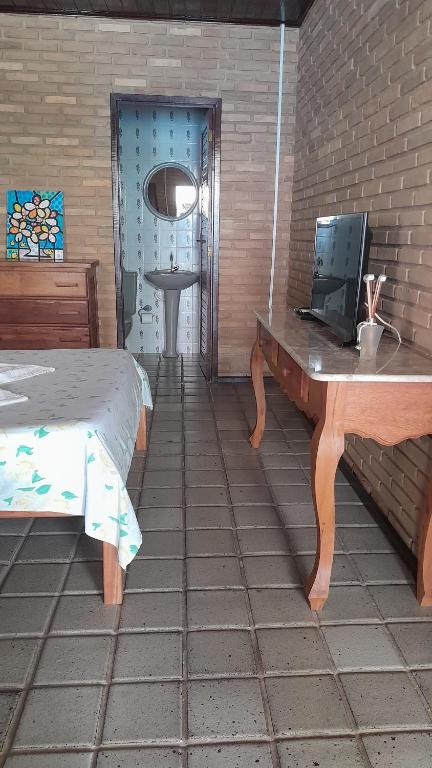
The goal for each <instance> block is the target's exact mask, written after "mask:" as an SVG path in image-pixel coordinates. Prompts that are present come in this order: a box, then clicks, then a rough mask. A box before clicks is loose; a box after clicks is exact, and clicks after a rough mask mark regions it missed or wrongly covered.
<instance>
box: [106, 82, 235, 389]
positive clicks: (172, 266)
mask: <svg viewBox="0 0 432 768" xmlns="http://www.w3.org/2000/svg"><path fill="white" fill-rule="evenodd" d="M111 125H112V166H113V204H114V245H115V278H116V303H117V343H118V346H119V347H123V348H127V349H129V350H130V351H131V352H132V353H140V352H156V353H162V354H165V355H167V354H168V351H169V350H168V351H167V338H166V336H167V334H166V333H165V296H166V294H164V293H163V291H162V290H160V289H159V288H158V287H156V286H155V285H154V284H153V282H151V281H153V277H152V275H151V274H149V273H152V272H160V271H162V272H166V271H171V270H172V271H174V272H175V271H176V270H178V272H179V273H182V272H184V271H188V272H193V273H194V279H195V280H196V284H195V285H192V286H189V287H187V289H185V290H182V292H181V294H180V305H179V314H178V318H179V319H178V324H177V328H178V337H177V346H175V345H174V354H175V350H176V349H177V350H178V352H179V353H182V354H184V355H189V354H190V355H193V356H194V357H195V359H196V358H198V359H199V360H200V364H201V367H202V369H203V372H204V375H205V376H206V378H207V379H208V380H211V379H212V378H214V377H215V376H216V375H217V341H218V334H217V327H218V326H217V308H218V307H217V305H218V301H217V300H218V256H219V191H220V136H221V130H220V126H221V100H220V99H201V98H187V97H171V98H170V97H165V96H141V95H137V94H113V95H112V97H111ZM182 178H183V179H185V181H184V182H181V179H182ZM162 179H163V180H165V182H166V180H167V179H175V180H176V186H175V187H174V189H173V194H172V195H171V191H170V190H168V191H167V187H166V185H165V187H163V186H162V185H161V183H160V182H161V180H162ZM179 179H180V181H179ZM171 198H172V200H171ZM176 200H177V202H176ZM176 206H177V207H176ZM146 274H147V275H148V277H146ZM156 282H160V281H159V280H158V281H156ZM171 326H172V323H171ZM168 346H169V345H168ZM171 347H172V344H171ZM171 353H172V349H171ZM171 356H172V354H171Z"/></svg>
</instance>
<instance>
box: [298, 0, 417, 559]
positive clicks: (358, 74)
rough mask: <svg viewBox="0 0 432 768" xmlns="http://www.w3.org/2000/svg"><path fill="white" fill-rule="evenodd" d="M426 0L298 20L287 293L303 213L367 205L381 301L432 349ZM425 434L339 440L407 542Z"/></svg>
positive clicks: (305, 256) (301, 260) (320, 7)
mask: <svg viewBox="0 0 432 768" xmlns="http://www.w3.org/2000/svg"><path fill="white" fill-rule="evenodd" d="M431 23H432V2H431V0H398V2H395V0H364V1H363V2H356V1H355V0H330V1H329V0H316V2H315V4H314V6H313V8H312V11H311V12H310V13H309V14H308V16H307V18H306V20H305V22H304V24H303V27H302V29H301V31H300V39H299V74H298V96H297V125H296V144H295V172H294V186H293V204H292V217H293V220H292V227H291V247H290V265H289V290H288V300H289V302H290V303H294V304H301V303H304V302H307V300H308V298H309V291H310V280H311V264H312V253H313V237H314V220H315V218H316V217H317V216H319V215H325V214H330V213H335V212H338V213H348V212H351V211H369V222H370V225H371V227H372V230H373V245H372V250H371V257H370V271H371V272H375V273H378V272H385V273H386V275H387V277H388V281H387V282H386V283H385V285H384V291H383V300H382V302H381V308H382V310H383V314H384V315H385V316H386V317H387V318H390V319H392V321H394V324H395V325H396V326H397V327H398V328H399V330H400V331H401V333H402V334H403V336H404V337H405V338H406V339H409V340H410V341H413V342H415V343H416V344H417V345H418V346H420V347H422V348H424V349H426V350H428V351H429V352H431V351H432V328H431V321H432V208H431V203H432V185H431V184H430V180H431V179H430V174H431V164H432V80H431V76H432V30H431ZM431 455H432V451H431V441H430V440H429V438H424V439H421V440H417V441H408V442H405V443H403V444H401V445H400V446H397V447H395V448H385V449H384V448H382V447H380V446H379V445H377V444H376V443H374V442H372V441H369V440H361V439H358V438H355V439H350V440H349V441H348V444H347V453H346V456H347V458H348V460H349V461H350V462H351V464H352V465H353V467H354V469H355V471H356V472H357V473H358V474H359V476H360V477H361V479H362V480H363V482H364V484H365V485H366V487H367V489H368V490H369V491H370V492H371V493H372V495H373V496H374V497H375V498H376V500H377V501H378V503H379V505H380V507H381V508H382V509H383V511H384V513H385V514H386V515H387V516H388V517H389V519H390V521H391V522H392V523H393V525H394V526H395V527H396V529H397V530H398V531H399V533H400V534H401V536H402V537H403V538H404V540H405V541H406V542H407V543H408V545H409V546H411V547H412V548H415V540H416V529H417V520H418V513H419V510H420V508H421V505H422V502H423V496H424V491H425V487H426V476H427V474H428V472H430V463H429V458H430V456H431Z"/></svg>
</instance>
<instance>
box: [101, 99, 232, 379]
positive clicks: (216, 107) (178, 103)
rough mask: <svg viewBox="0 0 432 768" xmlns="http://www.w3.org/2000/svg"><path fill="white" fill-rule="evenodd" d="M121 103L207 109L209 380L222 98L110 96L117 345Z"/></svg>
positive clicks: (120, 336)
mask: <svg viewBox="0 0 432 768" xmlns="http://www.w3.org/2000/svg"><path fill="white" fill-rule="evenodd" d="M122 102H129V103H136V102H140V103H142V104H148V105H150V104H157V105H158V106H164V107H172V106H175V107H184V108H186V107H198V108H199V107H201V108H202V109H207V110H208V111H209V116H210V127H211V130H212V131H213V142H212V148H213V184H212V186H213V189H212V242H211V248H212V255H211V270H210V300H211V319H212V323H211V330H210V339H209V341H210V345H211V365H210V368H211V379H213V378H215V377H216V376H217V373H218V296H219V211H220V205H219V197H220V174H221V116H222V99H206V98H201V97H200V96H198V97H192V96H191V97H189V96H153V95H151V94H148V95H147V94H146V95H145V96H144V95H142V94H138V93H112V94H111V162H112V186H113V232H114V266H115V284H116V317H117V346H118V347H121V348H123V347H124V345H125V338H124V326H123V291H122V270H121V258H120V178H119V132H118V126H119V108H120V104H121V103H122Z"/></svg>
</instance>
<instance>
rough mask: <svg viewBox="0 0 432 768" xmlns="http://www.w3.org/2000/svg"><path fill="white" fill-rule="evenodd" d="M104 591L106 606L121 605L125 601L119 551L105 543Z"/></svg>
mask: <svg viewBox="0 0 432 768" xmlns="http://www.w3.org/2000/svg"><path fill="white" fill-rule="evenodd" d="M103 589H104V603H105V605H121V603H122V600H123V571H122V569H121V567H120V565H119V561H118V550H117V548H116V547H114V546H113V544H108V543H107V542H106V541H104V542H103Z"/></svg>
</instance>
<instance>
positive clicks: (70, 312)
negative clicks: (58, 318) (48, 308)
mask: <svg viewBox="0 0 432 768" xmlns="http://www.w3.org/2000/svg"><path fill="white" fill-rule="evenodd" d="M59 315H63V316H65V317H68V316H69V315H79V312H78V311H77V310H76V309H65V310H63V312H62V311H61V310H60V311H59Z"/></svg>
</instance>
